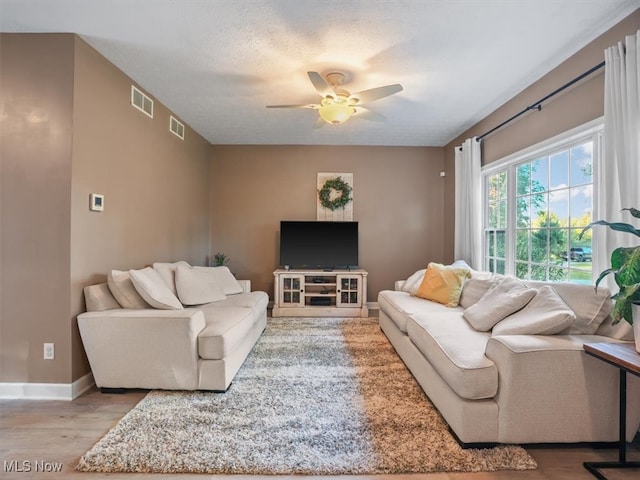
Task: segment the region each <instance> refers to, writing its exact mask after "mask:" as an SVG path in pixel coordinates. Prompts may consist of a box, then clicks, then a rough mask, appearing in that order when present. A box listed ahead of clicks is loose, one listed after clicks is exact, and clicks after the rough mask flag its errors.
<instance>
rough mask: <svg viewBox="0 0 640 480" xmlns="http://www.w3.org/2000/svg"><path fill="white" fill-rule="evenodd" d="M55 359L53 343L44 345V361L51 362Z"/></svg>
mask: <svg viewBox="0 0 640 480" xmlns="http://www.w3.org/2000/svg"><path fill="white" fill-rule="evenodd" d="M54 357H55V350H54V347H53V343H45V344H44V359H45V360H53V359H54Z"/></svg>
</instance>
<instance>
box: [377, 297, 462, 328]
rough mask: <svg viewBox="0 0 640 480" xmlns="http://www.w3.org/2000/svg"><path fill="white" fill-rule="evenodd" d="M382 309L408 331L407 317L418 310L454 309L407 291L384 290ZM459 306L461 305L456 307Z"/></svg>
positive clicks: (443, 310)
mask: <svg viewBox="0 0 640 480" xmlns="http://www.w3.org/2000/svg"><path fill="white" fill-rule="evenodd" d="M378 305H379V307H380V310H382V311H383V312H384V313H386V314H387V315H388V316H389V318H390V319H391V320H392V321H393V323H395V324H396V326H397V327H398V328H399V329H400V330H401V331H402V332H404V333H407V319H408V318H409V315H411V314H413V313H417V312H449V311H451V310H452V309H451V308H448V307H445V306H444V305H442V304H440V303H437V302H430V301H428V300H424V299H423V298H418V297H413V296H411V295H410V294H409V293H407V292H398V291H395V290H383V291H381V292H380V293H378ZM456 308H459V307H456Z"/></svg>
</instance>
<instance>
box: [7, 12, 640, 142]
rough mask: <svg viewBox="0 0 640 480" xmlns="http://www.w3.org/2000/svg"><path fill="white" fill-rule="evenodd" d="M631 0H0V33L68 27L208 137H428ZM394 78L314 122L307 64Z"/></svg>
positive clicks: (454, 131) (486, 103)
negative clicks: (364, 102)
mask: <svg viewBox="0 0 640 480" xmlns="http://www.w3.org/2000/svg"><path fill="white" fill-rule="evenodd" d="M638 7H640V0H589V1H585V0H511V1H508V0H476V1H473V0H406V1H401V0H394V1H387V0H351V1H349V0H325V1H314V0H246V1H243V0H236V1H222V0H208V1H205V0H201V1H194V0H191V1H178V0H84V1H82V0H0V30H1V31H3V32H73V33H77V34H79V35H80V36H81V37H82V38H83V39H84V40H86V41H87V42H88V43H89V44H91V45H92V46H93V47H94V48H96V49H97V50H98V51H99V52H100V53H102V55H104V56H105V57H106V58H108V59H109V60H110V61H111V62H113V63H114V64H115V65H117V66H118V67H119V68H120V69H121V70H123V71H124V72H125V73H126V74H127V75H129V76H130V77H131V78H132V79H133V80H135V81H136V82H137V83H138V84H139V85H140V86H141V87H142V88H144V89H145V90H147V91H148V92H149V93H150V94H152V95H153V96H155V97H156V98H157V99H159V100H160V101H161V102H162V103H164V104H165V105H166V106H167V107H168V108H169V109H171V110H172V111H173V112H174V113H175V114H176V115H177V116H179V117H180V118H182V119H183V120H184V121H185V122H186V123H188V124H189V125H190V126H191V127H192V128H194V129H195V130H196V131H197V132H198V133H200V134H201V135H203V136H204V137H205V138H206V139H207V140H209V141H210V142H211V143H213V144H307V145H428V146H441V145H445V144H446V143H448V142H449V141H450V140H452V139H453V138H455V137H456V136H457V135H459V134H460V133H462V132H464V131H465V130H466V129H468V128H469V127H471V126H472V125H474V124H475V123H476V122H477V121H479V120H481V119H482V118H484V117H485V116H486V115H488V114H489V113H491V112H492V111H493V110H495V109H496V108H497V107H499V106H500V105H502V104H503V103H504V102H505V101H507V100H508V99H510V98H512V97H513V96H514V95H515V94H517V93H519V92H520V91H521V90H523V89H524V88H526V87H527V86H529V85H530V84H531V83H533V82H534V81H536V80H537V79H538V78H540V77H541V76H542V75H544V74H545V73H547V72H548V71H550V70H551V69H552V68H554V67H555V66H557V65H558V64H560V63H561V62H562V61H564V60H565V59H567V58H568V57H569V56H571V55H572V54H574V53H575V52H576V51H578V50H579V49H580V48H582V47H583V46H584V45H586V44H587V43H589V42H590V41H591V40H593V39H594V38H596V37H597V36H598V35H600V34H601V33H603V32H604V31H606V30H607V29H609V28H610V27H612V26H613V25H615V24H616V23H617V22H619V21H620V20H622V19H623V18H624V17H625V16H627V15H628V14H630V13H631V12H632V11H634V10H635V9H636V8H638ZM309 70H312V71H318V72H320V73H321V74H324V73H328V72H330V71H333V70H340V71H343V72H345V73H346V74H347V75H348V77H349V78H350V82H349V83H348V84H346V85H344V87H345V88H346V89H348V90H350V91H351V92H356V91H360V90H365V89H369V88H373V87H377V86H381V85H387V84H392V83H400V84H402V86H403V87H404V91H402V92H400V93H398V94H395V95H393V96H390V97H387V98H384V99H381V100H378V101H376V102H374V103H372V104H371V109H372V110H374V111H375V112H378V113H380V114H382V115H384V116H385V117H386V120H385V122H384V123H378V122H372V121H367V120H363V119H361V118H353V119H352V120H350V121H348V122H347V123H345V124H343V125H341V126H338V127H333V126H330V125H326V126H325V127H323V128H319V129H314V128H313V126H314V124H315V122H316V118H317V115H318V114H317V111H315V110H309V109H300V110H295V109H267V108H265V106H266V105H269V104H298V103H317V102H318V100H319V98H320V97H319V95H318V94H317V93H316V92H315V90H314V88H313V86H312V85H311V83H310V82H309V79H308V77H307V74H306V72H307V71H309Z"/></svg>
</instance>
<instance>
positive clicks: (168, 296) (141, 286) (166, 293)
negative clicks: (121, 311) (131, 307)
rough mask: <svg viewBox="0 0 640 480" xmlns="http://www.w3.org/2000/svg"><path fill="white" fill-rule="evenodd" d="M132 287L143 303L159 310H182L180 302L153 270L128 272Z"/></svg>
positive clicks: (144, 269)
mask: <svg viewBox="0 0 640 480" xmlns="http://www.w3.org/2000/svg"><path fill="white" fill-rule="evenodd" d="M129 275H130V276H131V282H132V283H133V286H134V287H135V289H136V290H137V292H138V293H139V294H140V296H141V297H142V298H144V299H145V301H146V302H147V303H148V304H149V305H151V306H152V307H154V308H157V309H160V310H182V309H183V307H182V304H181V303H180V300H178V298H177V297H176V296H175V295H174V294H173V292H172V291H171V290H170V289H169V287H168V286H167V285H166V284H165V283H164V281H163V280H162V277H160V275H159V274H158V272H156V271H155V270H154V269H153V268H151V267H147V268H143V269H142V270H129Z"/></svg>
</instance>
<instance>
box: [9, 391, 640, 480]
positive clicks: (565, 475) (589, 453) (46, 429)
mask: <svg viewBox="0 0 640 480" xmlns="http://www.w3.org/2000/svg"><path fill="white" fill-rule="evenodd" d="M145 394H146V392H143V391H131V392H128V393H126V394H124V395H118V394H102V393H100V392H98V391H97V390H92V391H89V392H88V393H86V394H85V395H83V396H81V397H79V398H77V399H76V400H74V401H72V402H67V401H45V400H39V401H24V400H3V401H0V478H2V479H4V478H7V479H11V478H15V479H28V478H36V479H52V480H53V479H64V478H72V479H92V480H93V479H95V480H98V479H103V478H110V479H126V480H134V479H139V478H145V479H150V478H153V479H165V480H166V479H169V478H179V479H181V480H182V479H184V480H187V479H198V480H202V479H205V478H215V479H218V480H220V479H222V477H223V476H219V475H218V476H215V475H188V474H182V475H151V474H146V475H145V474H119V475H114V474H99V473H79V472H76V471H75V466H76V464H77V463H78V460H79V458H80V457H81V456H82V455H83V454H84V453H85V452H86V451H87V450H89V449H90V448H91V447H92V446H93V445H94V444H95V443H96V442H97V441H98V440H99V439H100V438H102V436H103V435H104V434H105V433H106V432H107V431H108V430H109V429H110V428H111V427H113V426H114V425H115V424H116V423H117V422H118V421H119V420H120V419H121V418H122V417H123V416H124V415H125V414H126V413H127V412H128V411H129V410H130V409H131V408H132V407H133V406H135V405H136V404H137V403H138V402H139V401H140V400H141V399H142V398H143V397H144V396H145ZM529 452H530V453H531V455H532V456H533V457H534V458H535V459H536V461H537V462H538V469H537V470H533V471H526V472H514V471H501V472H494V473H473V474H471V473H434V474H412V475H379V476H376V477H375V478H376V480H456V479H462V478H465V479H470V480H498V479H501V480H507V479H508V480H541V479H545V480H568V479H578V480H579V479H585V480H588V479H592V478H594V477H592V476H591V475H590V474H589V473H588V472H587V471H586V470H584V468H583V466H582V462H584V461H609V460H616V459H617V450H615V449H592V448H584V447H579V448H578V447H575V448H533V449H529ZM628 459H629V460H640V441H636V442H635V443H634V444H632V445H630V447H629V453H628ZM11 462H17V464H18V465H20V466H21V467H22V466H25V465H31V469H32V471H31V472H17V471H15V470H16V469H15V468H13V470H14V471H13V472H8V471H7V470H11V469H12V468H11ZM23 462H30V464H24V463H23ZM36 462H41V463H39V464H38V465H39V466H41V465H42V462H44V463H48V464H49V468H55V465H54V464H62V465H61V468H62V471H61V472H59V473H43V472H35V468H36ZM13 465H14V466H15V464H13ZM22 469H23V470H26V468H22ZM605 474H606V475H607V477H608V478H609V479H610V480H621V479H627V480H631V479H635V480H638V479H640V469H634V470H626V471H615V470H607V471H606V472H605ZM246 478H249V477H245V476H241V475H234V476H229V479H230V480H244V479H246ZM267 478H268V479H269V480H279V479H281V478H286V479H291V480H293V479H295V478H298V479H299V477H294V476H291V477H275V476H269V477H267ZM330 478H331V479H332V480H340V479H341V478H344V477H330ZM347 478H349V480H351V479H353V480H356V477H347ZM359 478H361V479H366V478H368V477H359Z"/></svg>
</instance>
